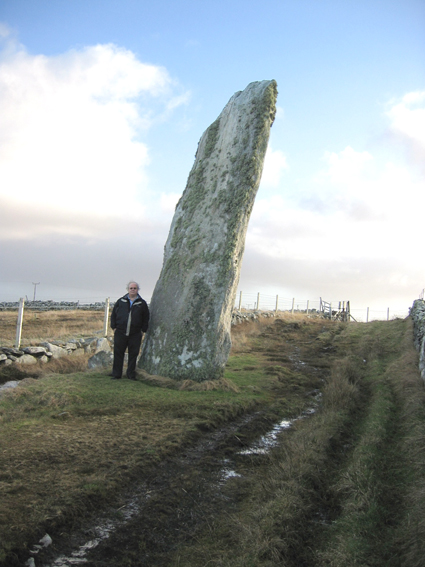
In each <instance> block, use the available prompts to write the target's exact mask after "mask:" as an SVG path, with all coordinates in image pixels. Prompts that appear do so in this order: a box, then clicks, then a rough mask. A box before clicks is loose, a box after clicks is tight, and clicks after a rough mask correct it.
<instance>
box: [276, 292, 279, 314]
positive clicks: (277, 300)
mask: <svg viewBox="0 0 425 567" xmlns="http://www.w3.org/2000/svg"><path fill="white" fill-rule="evenodd" d="M278 305H279V296H278V295H276V309H275V312H276V313H277V306H278Z"/></svg>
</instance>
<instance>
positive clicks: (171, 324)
mask: <svg viewBox="0 0 425 567" xmlns="http://www.w3.org/2000/svg"><path fill="white" fill-rule="evenodd" d="M276 97H277V85H276V82H275V81H260V82H254V83H251V84H249V85H248V86H247V88H246V89H245V90H244V91H241V92H237V93H236V94H234V95H233V96H232V98H231V99H230V100H229V102H228V103H227V105H226V106H225V108H224V109H223V111H222V112H221V114H220V116H219V117H218V118H217V120H216V121H215V122H213V123H212V124H211V126H210V127H209V128H208V129H207V130H206V131H205V132H204V134H203V135H202V137H201V139H200V141H199V144H198V150H197V152H196V157H195V163H194V165H193V167H192V170H191V172H190V174H189V178H188V181H187V185H186V189H185V190H184V192H183V195H182V197H181V199H180V201H179V202H178V204H177V206H176V211H175V214H174V218H173V221H172V223H171V228H170V233H169V235H168V239H167V242H166V244H165V249H164V262H163V266H162V271H161V274H160V277H159V279H158V282H157V284H156V286H155V290H154V292H153V295H152V300H151V303H150V312H151V321H150V326H149V331H148V333H147V335H146V338H145V341H144V343H143V350H142V356H141V358H140V361H139V367H140V368H142V369H144V370H145V371H146V372H148V373H149V374H159V375H162V376H167V377H170V378H175V379H178V380H183V379H191V380H195V381H198V382H201V381H204V380H212V379H216V378H220V377H221V376H222V375H223V372H224V367H225V364H226V362H227V359H228V356H229V352H230V347H231V341H230V325H231V316H232V310H233V306H234V302H235V296H236V291H237V286H238V283H239V276H240V269H241V261H242V256H243V252H244V246H245V236H246V231H247V227H248V221H249V217H250V215H251V211H252V207H253V204H254V200H255V196H256V193H257V190H258V186H259V184H260V179H261V173H262V170H263V163H264V156H265V153H266V149H267V144H268V139H269V135H270V127H271V125H272V124H273V120H274V117H275V112H276Z"/></svg>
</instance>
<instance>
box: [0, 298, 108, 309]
mask: <svg viewBox="0 0 425 567" xmlns="http://www.w3.org/2000/svg"><path fill="white" fill-rule="evenodd" d="M109 305H110V308H111V309H112V307H113V306H114V303H110V304H109ZM18 308H19V301H1V302H0V310H15V309H18ZM25 309H32V310H34V311H60V310H76V309H81V310H84V311H103V310H104V309H105V302H104V301H96V302H95V303H80V302H79V301H52V300H48V301H25Z"/></svg>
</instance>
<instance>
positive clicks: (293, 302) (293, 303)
mask: <svg viewBox="0 0 425 567" xmlns="http://www.w3.org/2000/svg"><path fill="white" fill-rule="evenodd" d="M294 305H295V297H293V298H292V309H291V313H293V312H294Z"/></svg>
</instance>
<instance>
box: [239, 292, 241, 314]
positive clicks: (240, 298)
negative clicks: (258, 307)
mask: <svg viewBox="0 0 425 567" xmlns="http://www.w3.org/2000/svg"><path fill="white" fill-rule="evenodd" d="M241 305H242V292H239V311H240V310H241Z"/></svg>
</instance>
